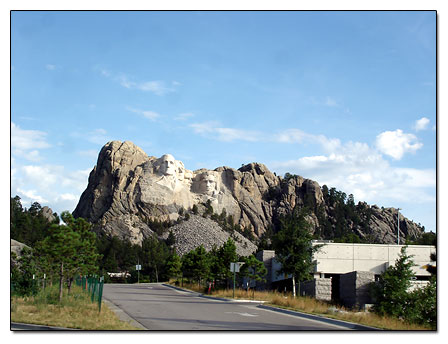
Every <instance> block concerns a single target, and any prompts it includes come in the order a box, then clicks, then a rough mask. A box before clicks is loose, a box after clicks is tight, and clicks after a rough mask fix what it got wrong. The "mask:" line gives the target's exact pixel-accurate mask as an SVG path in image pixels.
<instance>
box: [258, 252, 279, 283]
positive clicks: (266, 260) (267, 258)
mask: <svg viewBox="0 0 448 344" xmlns="http://www.w3.org/2000/svg"><path fill="white" fill-rule="evenodd" d="M274 257H275V251H269V250H264V251H260V252H258V253H257V254H256V258H257V259H258V260H259V261H261V262H263V264H264V266H265V268H266V270H268V273H267V274H266V277H265V279H266V282H256V286H257V290H264V289H271V285H272V277H271V276H272V264H273V261H274Z"/></svg>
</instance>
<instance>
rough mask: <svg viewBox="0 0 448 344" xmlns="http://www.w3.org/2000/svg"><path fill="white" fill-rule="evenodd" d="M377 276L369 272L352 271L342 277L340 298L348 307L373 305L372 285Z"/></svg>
mask: <svg viewBox="0 0 448 344" xmlns="http://www.w3.org/2000/svg"><path fill="white" fill-rule="evenodd" d="M374 281H375V274H374V273H373V272H367V271H352V272H349V273H346V274H343V275H341V276H340V280H339V298H340V300H341V302H342V303H343V304H344V306H346V307H350V308H352V307H359V308H362V307H364V305H365V304H370V303H372V298H371V296H370V284H371V283H372V282H374Z"/></svg>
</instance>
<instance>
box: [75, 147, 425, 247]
mask: <svg viewBox="0 0 448 344" xmlns="http://www.w3.org/2000/svg"><path fill="white" fill-rule="evenodd" d="M206 203H208V204H209V206H211V207H212V208H213V212H214V213H215V214H217V215H222V216H224V215H225V217H226V218H228V219H229V221H231V222H233V223H234V224H236V225H239V226H240V228H242V229H245V230H246V231H247V230H248V231H251V232H252V233H253V235H254V236H255V237H260V236H261V235H262V234H263V233H265V232H266V230H267V229H268V228H270V227H271V226H272V225H273V224H274V223H275V221H276V219H278V218H279V217H280V216H281V215H283V214H287V213H289V212H291V211H292V210H293V209H294V208H295V207H299V208H301V207H304V206H308V207H309V208H311V209H313V210H316V209H318V208H319V209H324V211H323V214H324V215H322V214H321V215H320V216H326V217H329V218H331V216H332V212H331V209H330V208H329V206H328V205H326V204H325V200H324V196H323V194H322V190H321V187H320V186H319V184H318V183H316V182H315V181H312V180H310V179H305V178H303V177H300V176H291V175H289V176H288V177H287V178H282V177H279V176H276V175H275V174H273V173H272V172H270V171H269V170H268V169H267V167H266V166H264V165H263V164H259V163H251V164H248V165H245V166H242V167H241V168H239V169H238V170H237V169H233V168H230V167H218V168H216V169H215V170H207V169H200V170H196V171H190V170H187V169H186V168H185V167H184V165H183V163H182V162H181V161H178V160H175V159H174V157H173V156H171V155H169V154H166V155H163V156H162V157H160V158H156V157H153V156H148V155H147V154H146V153H145V152H143V151H142V150H141V149H140V148H139V147H137V146H135V145H134V144H133V143H131V142H129V141H125V142H120V141H112V142H108V143H107V144H106V145H105V146H104V147H103V148H102V149H101V151H100V154H99V156H98V161H97V164H96V166H95V167H94V169H93V170H92V172H91V173H90V176H89V183H88V186H87V189H86V190H85V191H84V192H83V194H82V195H81V198H80V201H79V203H78V205H77V207H76V209H75V211H74V212H73V215H74V216H75V217H84V218H86V219H88V220H89V221H91V222H93V223H94V224H95V226H96V228H97V229H98V230H101V231H104V232H106V233H109V234H111V235H116V236H119V237H121V238H124V239H129V240H130V241H131V242H133V243H141V241H142V240H143V238H145V237H147V236H149V235H150V234H152V233H153V229H154V228H151V223H154V221H158V222H160V221H171V222H174V221H176V220H177V219H178V218H179V214H181V213H183V212H184V211H188V210H190V212H191V209H192V208H193V207H194V206H195V205H198V204H206ZM367 207H368V206H367ZM316 213H317V212H316V211H315V212H313V213H311V214H310V215H309V216H308V218H307V219H308V221H309V222H310V223H311V224H312V228H313V230H315V229H316V228H319V226H320V225H321V224H320V223H319V221H322V219H321V218H320V219H321V220H319V218H318V216H317V214H316ZM370 213H371V214H370V218H369V219H368V221H369V228H368V229H366V228H360V227H359V226H358V225H353V224H352V227H353V228H351V230H352V231H353V232H355V233H356V234H357V235H358V236H360V237H367V236H368V235H370V236H374V237H375V240H377V242H383V243H390V242H395V241H396V233H394V229H395V228H396V215H395V220H394V213H393V210H390V211H388V210H384V211H383V210H379V208H378V209H376V208H375V207H372V208H371V212H370ZM395 214H396V213H395ZM230 216H231V218H230ZM394 221H395V222H394ZM400 221H401V222H400V229H401V230H402V234H403V237H404V236H405V235H407V234H412V235H414V234H415V235H418V233H420V232H421V230H422V229H421V228H420V227H418V226H417V225H415V224H413V223H411V222H410V221H408V220H407V219H404V218H403V219H402V220H400ZM187 223H188V221H187ZM401 223H403V225H402V224H401ZM182 226H183V225H182V224H181V225H180V227H179V228H184V227H182ZM401 226H403V227H401ZM185 228H188V226H186V227H185ZM210 228H211V227H210ZM370 232H374V233H373V234H372V233H370ZM179 233H180V232H179ZM201 233H202V234H201V235H202V236H203V237H204V238H205V237H206V235H207V234H206V231H203V232H201ZM204 240H205V239H204Z"/></svg>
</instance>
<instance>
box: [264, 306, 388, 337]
mask: <svg viewBox="0 0 448 344" xmlns="http://www.w3.org/2000/svg"><path fill="white" fill-rule="evenodd" d="M257 308H262V309H267V310H270V311H274V312H279V313H284V314H289V315H293V316H296V317H301V318H306V319H310V320H318V321H321V322H325V323H328V324H330V325H336V326H341V327H345V328H348V329H352V330H362V331H381V329H378V328H375V327H370V326H365V325H360V324H356V323H351V322H348V321H344V320H337V319H331V318H327V317H324V316H320V315H314V314H308V313H302V312H298V311H291V310H289V309H283V308H277V307H272V306H266V305H258V306H257Z"/></svg>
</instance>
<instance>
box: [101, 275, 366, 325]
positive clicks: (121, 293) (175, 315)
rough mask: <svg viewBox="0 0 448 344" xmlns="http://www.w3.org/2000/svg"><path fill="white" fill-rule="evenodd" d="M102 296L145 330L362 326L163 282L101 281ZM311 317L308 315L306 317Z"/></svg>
mask: <svg viewBox="0 0 448 344" xmlns="http://www.w3.org/2000/svg"><path fill="white" fill-rule="evenodd" d="M103 297H104V298H106V299H107V300H108V301H110V302H112V303H113V304H114V305H116V306H117V307H118V308H119V309H121V310H123V311H124V312H125V313H126V314H127V315H129V316H130V317H131V318H132V319H134V320H136V321H137V322H138V323H140V324H141V325H142V326H143V327H144V328H146V329H148V330H156V331H175V330H178V331H188V330H193V331H194V330H205V331H213V330H219V331H221V330H233V331H238V330H246V331H257V330H262V331H272V330H279V331H294V330H308V331H313V330H314V331H323V330H333V331H338V330H353V329H355V330H356V329H366V328H363V327H362V326H352V325H346V324H344V323H342V322H338V321H332V320H327V321H322V320H316V318H317V317H307V316H303V317H302V316H297V315H291V314H285V313H281V312H277V311H274V310H272V309H265V308H261V307H260V305H259V304H257V303H251V302H234V301H222V300H217V299H212V298H207V297H203V296H200V295H199V294H197V293H192V292H188V291H184V290H180V289H175V288H172V287H169V286H166V285H163V284H155V283H152V284H150V283H148V284H105V285H104V291H103ZM310 318H311V319H310Z"/></svg>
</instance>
